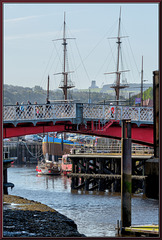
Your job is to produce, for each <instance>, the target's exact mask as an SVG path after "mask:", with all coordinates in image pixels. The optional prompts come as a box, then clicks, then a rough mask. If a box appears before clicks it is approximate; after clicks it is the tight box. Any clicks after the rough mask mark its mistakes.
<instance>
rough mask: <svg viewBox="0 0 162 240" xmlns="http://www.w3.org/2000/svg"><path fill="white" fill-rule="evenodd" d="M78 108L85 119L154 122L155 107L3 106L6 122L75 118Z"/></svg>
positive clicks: (80, 105)
mask: <svg viewBox="0 0 162 240" xmlns="http://www.w3.org/2000/svg"><path fill="white" fill-rule="evenodd" d="M77 108H80V112H81V113H82V116H83V119H84V120H99V119H100V120H104V121H107V120H110V119H112V120H121V119H128V118H129V119H131V120H132V121H139V122H147V123H152V122H153V108H149V107H129V106H112V105H104V104H88V103H87V104H86V103H83V104H77V103H72V102H70V103H68V102H67V103H52V104H49V105H46V104H31V105H20V106H16V105H12V106H8V105H7V106H4V107H3V119H4V122H5V121H6V122H9V121H23V120H25V121H26V120H39V119H42V120H45V119H46V120H48V119H51V120H57V119H63V120H64V119H74V118H76V117H77V114H76V113H77Z"/></svg>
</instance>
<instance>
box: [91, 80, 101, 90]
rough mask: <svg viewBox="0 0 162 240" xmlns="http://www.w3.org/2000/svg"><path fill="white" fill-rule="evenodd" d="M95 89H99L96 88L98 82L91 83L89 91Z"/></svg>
mask: <svg viewBox="0 0 162 240" xmlns="http://www.w3.org/2000/svg"><path fill="white" fill-rule="evenodd" d="M95 88H99V87H98V86H96V81H94V80H93V81H92V82H91V86H90V87H89V89H95Z"/></svg>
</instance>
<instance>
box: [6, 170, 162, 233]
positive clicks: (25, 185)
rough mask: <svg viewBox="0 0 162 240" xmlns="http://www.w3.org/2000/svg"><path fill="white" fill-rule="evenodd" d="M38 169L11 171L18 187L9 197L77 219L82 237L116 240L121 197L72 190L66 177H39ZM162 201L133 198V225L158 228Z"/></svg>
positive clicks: (10, 177) (9, 176) (118, 195)
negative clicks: (25, 199)
mask: <svg viewBox="0 0 162 240" xmlns="http://www.w3.org/2000/svg"><path fill="white" fill-rule="evenodd" d="M36 174H37V173H36V171H35V167H32V166H31V167H12V168H9V169H8V181H9V182H13V183H14V184H15V187H14V188H13V190H12V191H11V190H9V194H13V195H18V196H21V197H24V198H28V199H30V200H34V201H38V202H42V203H43V204H46V205H48V206H49V207H51V208H54V209H56V210H57V211H59V212H60V213H62V214H64V215H66V216H67V217H69V218H71V219H73V220H74V221H75V222H76V224H77V226H78V231H79V232H80V233H83V234H85V235H86V236H91V237H112V236H113V237H114V236H115V226H116V222H117V220H118V219H120V212H121V209H120V208H121V200H120V194H112V193H108V192H97V191H94V192H87V191H81V190H79V191H76V190H71V179H70V178H67V177H66V176H43V175H40V176H38V175H36ZM158 211H159V208H158V201H157V200H153V199H146V198H143V197H142V196H140V195H139V196H136V197H133V198H132V224H152V223H155V224H158Z"/></svg>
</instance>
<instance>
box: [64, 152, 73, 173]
mask: <svg viewBox="0 0 162 240" xmlns="http://www.w3.org/2000/svg"><path fill="white" fill-rule="evenodd" d="M61 170H62V173H63V174H64V175H67V174H68V173H70V172H71V171H72V163H71V160H70V158H69V154H64V155H63V156H62V162H61Z"/></svg>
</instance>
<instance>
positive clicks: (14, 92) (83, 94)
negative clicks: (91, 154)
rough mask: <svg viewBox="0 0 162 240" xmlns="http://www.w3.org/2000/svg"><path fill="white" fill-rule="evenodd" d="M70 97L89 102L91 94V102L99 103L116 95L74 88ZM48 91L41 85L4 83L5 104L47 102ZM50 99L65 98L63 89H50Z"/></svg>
mask: <svg viewBox="0 0 162 240" xmlns="http://www.w3.org/2000/svg"><path fill="white" fill-rule="evenodd" d="M68 96H69V98H70V99H72V100H76V101H80V102H86V103H87V102H88V99H89V96H90V99H91V102H93V103H97V102H98V101H104V100H105V101H107V100H113V99H114V97H113V96H112V95H111V94H107V93H100V92H91V93H89V92H88V91H82V90H73V91H70V92H69V95H68ZM46 97H47V92H46V90H44V89H42V88H41V87H39V86H35V87H34V88H24V87H19V86H13V85H6V84H5V85H4V89H3V104H4V105H15V104H16V102H19V104H20V103H22V102H24V103H27V101H28V100H30V102H31V103H34V102H35V101H37V103H38V104H43V103H45V102H46ZM49 99H50V100H63V93H62V91H61V90H56V91H50V92H49Z"/></svg>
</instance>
